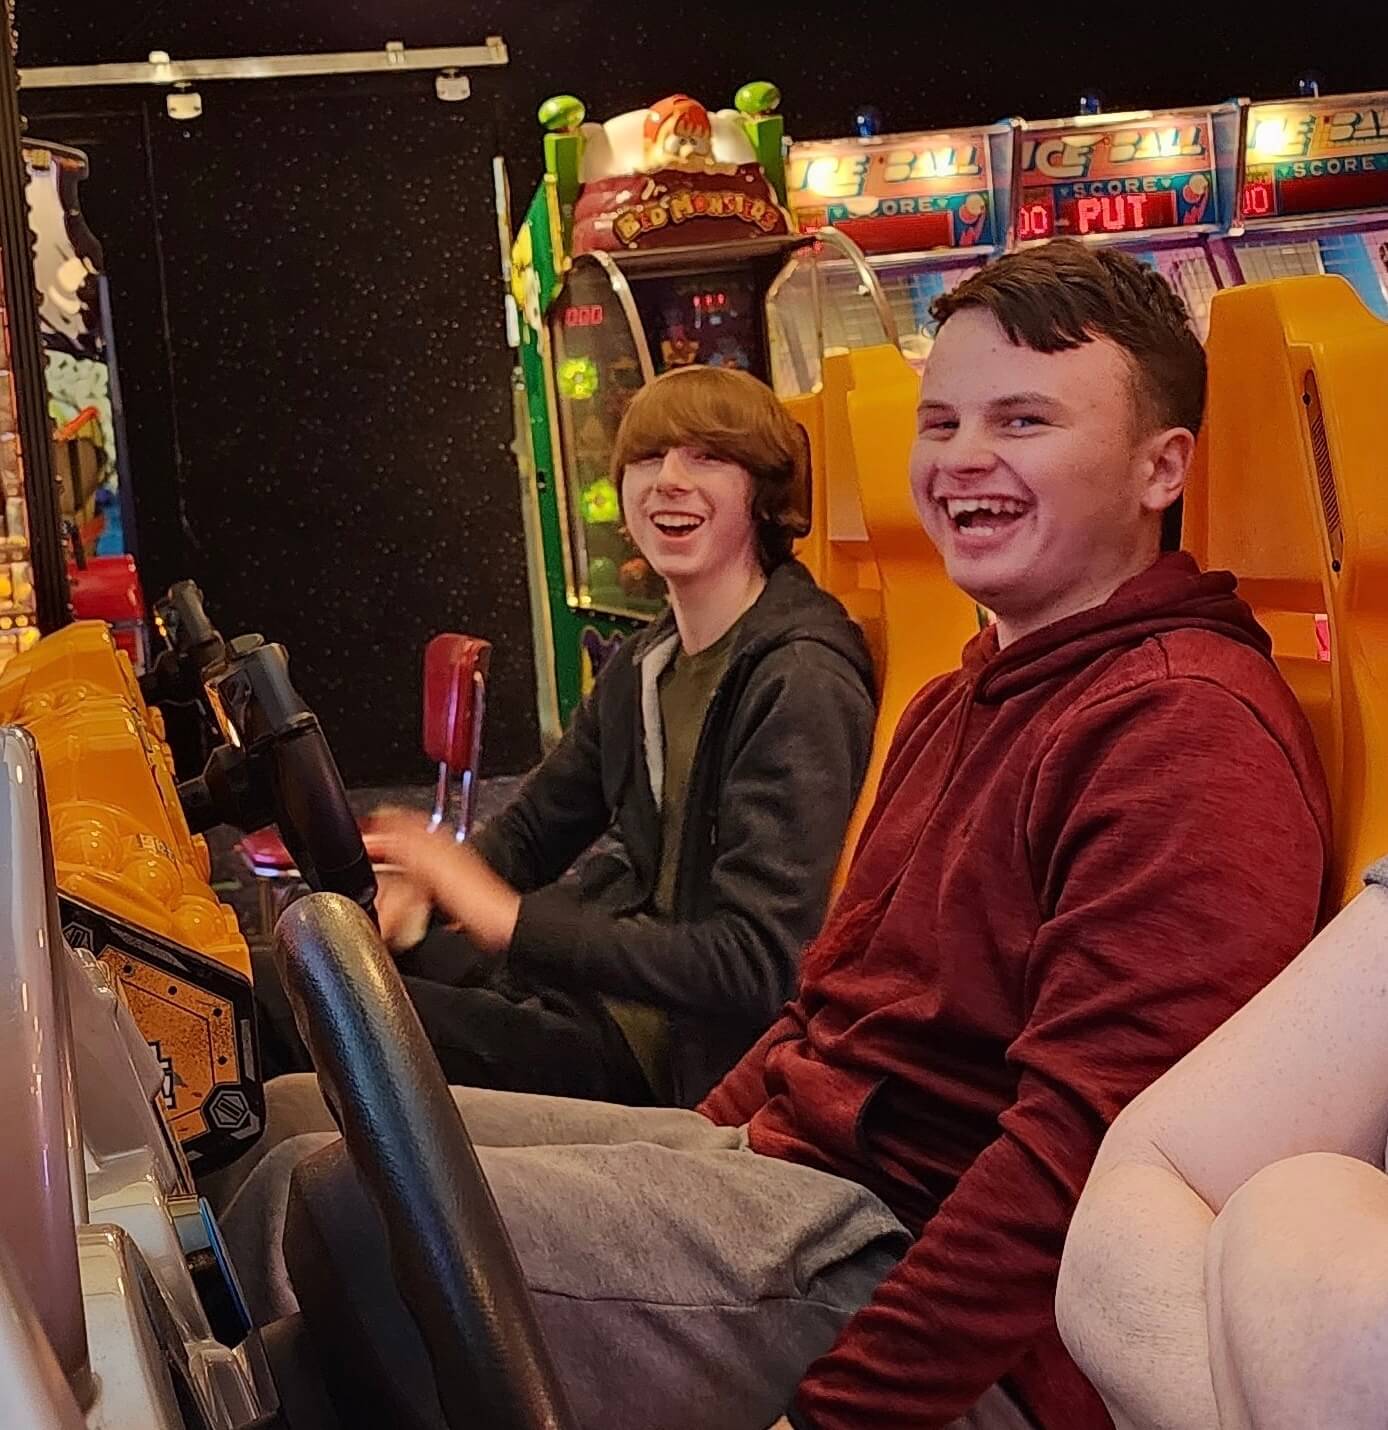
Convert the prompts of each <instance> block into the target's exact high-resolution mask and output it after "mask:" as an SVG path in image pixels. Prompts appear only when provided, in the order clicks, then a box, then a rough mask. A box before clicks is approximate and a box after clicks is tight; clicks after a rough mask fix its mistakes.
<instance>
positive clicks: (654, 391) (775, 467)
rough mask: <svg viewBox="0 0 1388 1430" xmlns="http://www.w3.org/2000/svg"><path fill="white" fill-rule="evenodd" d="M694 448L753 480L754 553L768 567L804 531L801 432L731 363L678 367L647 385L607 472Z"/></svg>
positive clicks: (618, 474)
mask: <svg viewBox="0 0 1388 1430" xmlns="http://www.w3.org/2000/svg"><path fill="white" fill-rule="evenodd" d="M674 447H694V448H697V449H698V450H699V451H701V452H707V453H708V454H709V456H711V457H716V458H717V459H718V460H719V461H723V462H736V463H737V465H738V466H739V467H742V468H743V469H744V470H745V471H746V472H747V473H748V475H749V476H750V477H751V478H752V517H753V519H754V520H755V521H756V524H757V554H758V556H759V557H760V558H761V564H762V567H763V569H764V570H766V571H770V570H772V569H773V568H775V567H777V566H779V565H780V564H781V563H782V562H783V561H786V560H787V559H789V557H790V553H791V546H792V544H793V543H794V541H795V539H796V537H798V536H804V535H805V533H806V532H807V531H809V529H810V521H809V490H810V449H809V439H808V438H807V437H806V435H805V430H804V428H803V427H801V426H800V424H799V423H798V422H796V421H795V419H794V418H793V417H791V415H790V414H789V413H788V412H787V411H786V409H785V408H784V407H782V406H781V404H780V402H779V401H777V399H776V396H775V394H774V393H773V392H772V391H771V389H770V388H769V387H767V385H766V384H765V383H764V382H758V381H757V379H756V378H755V377H752V376H751V375H750V374H748V373H745V372H738V371H736V370H735V369H733V368H724V367H681V368H675V369H674V370H673V371H671V372H667V373H663V374H662V375H661V376H660V377H658V378H656V379H655V381H654V382H650V383H647V384H646V386H645V387H643V388H642V389H641V390H640V391H639V392H638V393H637V394H636V396H635V397H634V398H632V401H631V405H630V406H629V407H628V408H627V410H626V413H625V415H624V416H623V417H622V425H621V426H620V427H619V428H618V429H617V441H616V444H615V446H614V447H613V449H612V471H613V476H614V478H615V480H616V482H617V484H618V486H619V487H620V486H621V482H622V474H623V473H624V472H625V471H626V469H627V467H628V466H630V465H631V463H632V462H641V461H645V460H646V459H647V458H649V457H660V456H663V455H664V454H665V453H666V452H668V451H670V450H671V448H674Z"/></svg>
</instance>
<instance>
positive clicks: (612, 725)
mask: <svg viewBox="0 0 1388 1430" xmlns="http://www.w3.org/2000/svg"><path fill="white" fill-rule="evenodd" d="M675 634H676V633H675V625H674V618H673V616H672V615H669V614H667V615H666V616H665V617H664V618H662V619H661V620H660V621H657V622H656V623H655V624H654V625H653V626H652V627H651V628H650V629H648V630H646V631H643V632H641V633H640V634H639V635H637V636H633V637H632V638H631V639H629V640H627V641H625V642H623V644H622V645H621V646H620V647H619V648H618V649H617V651H616V653H615V654H613V655H612V656H611V657H610V658H609V659H608V661H607V662H606V664H605V665H604V666H603V668H602V671H601V672H600V674H599V676H598V679H597V682H596V685H595V686H594V689H593V690H592V692H591V693H590V694H589V696H588V698H587V699H586V700H585V701H584V702H583V704H582V705H581V706H580V707H579V709H578V711H577V712H576V713H575V715H574V718H573V721H572V723H571V724H570V726H569V729H568V731H567V733H566V734H565V736H564V738H563V740H562V741H561V742H560V744H559V745H558V746H557V747H556V749H555V750H554V751H553V753H552V754H551V755H550V756H549V757H548V758H547V759H546V760H545V761H544V763H543V764H541V765H540V767H539V768H538V769H537V770H536V771H535V772H534V773H533V774H532V775H531V776H530V777H529V779H527V780H526V782H525V784H524V785H523V786H522V788H521V790H520V792H519V794H518V795H517V796H516V798H515V799H514V800H513V801H512V802H511V804H510V805H509V806H508V807H507V808H506V809H505V810H504V811H503V812H502V813H501V814H500V815H498V816H497V817H496V818H495V819H494V820H492V821H491V822H490V823H488V824H487V825H486V826H485V827H484V828H483V829H482V830H481V831H480V832H479V833H478V835H477V838H476V846H477V849H478V851H479V852H480V853H481V854H482V855H483V856H484V857H485V858H486V859H487V861H488V863H490V864H491V865H492V866H493V868H495V869H496V870H497V871H498V873H500V874H501V875H502V876H503V877H504V878H506V879H507V880H508V881H509V882H510V883H511V884H512V885H513V886H514V887H515V888H517V889H518V890H519V891H520V892H521V894H522V895H523V898H522V900H521V910H520V918H519V920H518V922H517V924H516V931H515V936H514V937H513V939H512V941H511V947H510V960H511V963H512V965H513V967H515V968H516V969H517V971H519V972H521V973H522V974H523V975H524V976H525V977H526V978H528V979H529V980H531V981H532V982H536V983H540V984H545V985H548V986H550V987H555V988H563V989H567V990H571V991H574V992H587V993H593V994H600V995H603V996H606V997H612V998H622V999H630V1000H634V1001H637V1002H641V1003H647V1004H650V1005H652V1006H654V1007H657V1008H660V1009H662V1010H663V1011H665V1012H666V1013H667V1014H668V1015H669V1018H670V1041H671V1061H672V1073H673V1076H674V1084H675V1096H676V1099H677V1101H679V1102H680V1103H683V1104H686V1105H691V1106H692V1105H693V1104H694V1103H696V1102H697V1101H698V1100H699V1099H700V1098H701V1097H702V1096H703V1095H704V1093H706V1092H707V1091H708V1090H709V1089H710V1088H711V1087H712V1086H713V1085H714V1083H716V1082H717V1081H718V1080H719V1078H720V1077H722V1075H723V1074H724V1073H725V1072H726V1071H727V1070H728V1069H729V1068H730V1067H732V1065H733V1064H734V1063H735V1062H736V1061H737V1059H738V1058H739V1057H740V1056H741V1055H742V1053H744V1052H745V1051H746V1050H747V1048H748V1047H750V1046H751V1045H752V1043H753V1042H755V1041H756V1039H757V1038H758V1037H759V1036H760V1034H761V1033H762V1031H763V1030H764V1029H765V1028H766V1027H767V1026H768V1025H769V1024H770V1023H771V1022H772V1020H773V1019H774V1018H775V1017H776V1014H777V1012H778V1011H779V1009H780V1007H781V1005H782V1004H783V1003H784V1002H785V1001H786V1000H787V999H788V998H790V997H791V996H792V994H793V993H794V990H795V985H796V979H797V974H798V965H799V953H800V949H801V948H802V946H803V945H804V944H805V943H806V942H808V941H809V940H810V939H811V938H813V937H814V935H815V934H816V933H817V932H818V930H819V926H820V924H821V922H822V921H823V918H824V912H825V909H826V907H827V904H828V899H829V887H830V882H831V880H832V878H833V873H834V868H835V865H836V863H837V861H838V857H839V852H840V848H841V846H842V843H843V837H844V832H845V830H846V828H847V825H848V820H849V817H850V815H851V814H852V812H853V806H854V803H855V802H856V800H857V797H858V792H859V789H860V787H861V785H862V782H863V776H864V773H865V771H866V769H867V762H868V755H869V752H870V750H871V747H872V734H873V725H874V720H875V702H874V696H873V674H872V665H871V661H870V659H869V657H868V652H867V647H866V645H865V644H864V641H863V638H862V634H861V632H860V631H859V630H858V627H857V626H856V625H854V623H853V622H852V621H851V620H850V619H849V617H848V615H847V613H846V612H845V611H844V609H843V607H842V606H841V605H840V604H839V603H838V602H837V601H836V600H835V599H834V598H833V597H832V596H829V595H828V594H826V593H825V592H824V591H821V590H820V589H819V587H818V586H817V585H816V584H815V582H814V580H813V578H812V577H811V576H810V574H809V572H808V571H806V570H805V568H804V567H803V566H801V565H800V564H799V563H798V562H795V561H790V562H786V563H785V564H784V565H782V566H779V567H777V568H776V570H775V571H773V572H772V573H771V576H770V578H769V579H768V581H767V584H766V589H765V590H764V591H763V592H762V594H761V596H760V598H759V599H758V600H757V602H756V604H755V605H754V606H753V607H752V608H751V610H749V611H748V612H747V614H746V615H745V616H744V617H743V618H742V621H741V623H740V625H739V627H738V633H737V637H736V640H735V642H734V645H733V648H732V650H731V652H730V653H729V657H728V667H727V670H726V672H725V673H724V676H723V679H722V681H721V682H720V683H719V686H718V689H717V690H716V691H715V693H714V696H713V699H712V701H711V702H710V704H709V708H708V712H707V715H706V716H705V719H704V726H703V731H702V733H701V735H700V738H699V743H698V748H697V750H696V753H695V756H694V764H693V768H692V769H691V771H690V778H689V785H688V791H687V794H686V801H685V828H684V839H683V843H682V845H681V851H680V867H679V875H678V878H677V881H676V885H675V899H674V916H673V918H672V919H670V920H668V921H667V920H663V919H659V918H657V917H655V916H653V915H652V914H650V913H649V912H648V909H649V906H650V899H651V894H652V890H653V889H654V887H655V880H656V875H657V871H658V869H659V860H660V806H659V791H660V788H661V784H662V776H663V769H664V765H663V740H662V738H661V732H660V706H659V701H658V699H657V697H656V681H657V678H658V677H659V674H660V672H661V670H663V669H664V666H665V664H666V663H667V662H668V661H669V660H670V659H671V658H672V657H673V654H674V651H675V644H674V641H673V639H672V638H673V637H675ZM609 830H610V831H611V832H612V834H613V835H614V836H615V846H614V848H613V849H612V850H610V851H604V852H603V853H601V854H599V855H597V856H596V857H595V858H593V859H592V860H590V861H589V862H588V864H587V866H586V867H585V868H584V870H583V872H582V874H581V876H580V878H579V879H578V880H577V881H574V880H566V881H564V882H558V881H559V879H560V876H561V875H562V874H563V873H564V871H565V870H566V869H567V868H568V867H569V866H570V865H571V864H572V863H573V861H574V860H575V859H576V858H577V857H578V856H579V855H580V854H581V853H583V852H584V851H585V850H586V849H588V848H589V846H590V845H592V844H593V843H594V842H595V841H596V840H597V839H598V838H599V837H600V836H601V835H602V834H603V833H605V832H607V831H609Z"/></svg>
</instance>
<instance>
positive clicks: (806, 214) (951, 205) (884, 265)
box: [783, 112, 1016, 365]
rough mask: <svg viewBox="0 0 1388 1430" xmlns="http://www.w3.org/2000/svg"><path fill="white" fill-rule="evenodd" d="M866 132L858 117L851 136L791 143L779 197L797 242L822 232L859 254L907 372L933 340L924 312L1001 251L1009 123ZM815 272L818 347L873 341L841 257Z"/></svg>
mask: <svg viewBox="0 0 1388 1430" xmlns="http://www.w3.org/2000/svg"><path fill="white" fill-rule="evenodd" d="M874 127H875V118H874V117H873V116H872V115H871V113H870V112H867V113H865V114H864V115H863V116H860V120H859V128H860V131H861V132H860V133H859V135H858V137H856V138H846V139H827V140H811V141H805V142H797V143H792V144H791V145H790V150H789V157H788V160H787V163H786V198H787V202H788V203H789V205H790V210H791V213H792V214H793V216H794V218H795V223H796V227H797V228H798V229H799V231H800V232H801V233H818V234H824V233H825V230H827V229H832V230H833V235H838V236H839V237H840V238H846V239H848V240H850V241H851V243H852V244H853V245H855V246H856V248H857V249H858V250H860V251H861V253H862V255H863V259H864V262H865V264H866V266H867V267H868V268H869V269H870V270H871V272H872V274H873V276H874V279H875V282H874V284H873V285H872V286H873V288H874V289H875V290H877V291H880V293H881V297H882V301H883V302H885V305H886V308H887V310H888V312H889V313H890V314H891V319H892V325H893V326H894V328H895V333H894V337H895V340H896V342H897V343H898V345H899V346H900V348H901V350H902V352H903V354H905V356H906V357H907V359H908V360H909V361H911V362H912V363H913V364H917V365H918V364H919V363H920V362H922V361H923V360H924V358H925V356H926V354H927V353H928V352H929V350H930V343H931V337H932V334H933V331H934V324H933V322H932V321H931V318H930V305H931V303H932V302H934V300H935V299H936V298H937V297H939V295H940V294H941V293H944V292H946V291H948V290H949V289H951V288H953V287H954V286H955V285H956V284H958V283H960V282H962V281H963V280H964V279H965V278H967V277H968V276H969V275H970V274H972V273H976V272H977V271H978V270H979V269H980V268H982V267H983V265H984V264H985V263H986V262H987V261H988V260H989V259H990V258H991V257H992V256H993V255H994V254H995V253H998V252H1000V251H1001V250H1002V248H1003V247H1004V246H1005V245H1006V243H1007V241H1008V232H1007V226H1008V218H1009V215H1010V212H1011V204H1010V194H1009V191H1010V189H1011V184H1012V153H1013V142H1012V138H1013V132H1014V129H1015V127H1016V126H1015V122H1012V121H1009V122H1007V123H1004V124H997V125H989V126H979V125H966V126H961V127H960V128H957V129H950V130H945V131H941V132H937V133H923V134H887V135H878V134H875V133H874V132H872V131H873V129H874ZM833 235H828V234H825V237H826V238H832V237H833ZM817 266H818V275H817V277H818V282H819V284H820V286H821V289H822V292H823V299H822V303H821V306H822V310H823V313H822V317H823V329H824V331H823V342H824V346H825V348H826V349H827V350H831V351H832V350H839V349H842V350H845V351H847V350H851V349H855V348H862V347H870V346H872V345H874V344H875V343H877V342H880V341H881V337H880V325H879V324H878V322H877V321H875V314H873V313H872V311H871V309H870V307H869V305H867V304H866V303H864V302H863V298H864V297H865V296H866V295H864V294H863V293H862V286H863V285H862V283H861V282H860V276H859V272H858V271H857V265H855V264H854V263H853V262H852V261H851V257H850V256H849V255H848V254H847V253H845V255H844V256H842V257H836V256H834V255H833V254H832V253H830V254H826V255H823V256H822V257H821V261H820V262H819V263H818V265H817ZM800 267H801V268H802V269H804V268H805V265H804V264H801V265H800ZM783 306H784V305H783Z"/></svg>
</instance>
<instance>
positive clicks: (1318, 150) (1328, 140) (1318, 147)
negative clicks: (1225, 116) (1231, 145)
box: [1216, 86, 1388, 319]
mask: <svg viewBox="0 0 1388 1430" xmlns="http://www.w3.org/2000/svg"><path fill="white" fill-rule="evenodd" d="M1308 88H1311V87H1309V86H1308ZM1216 251H1217V253H1218V254H1219V256H1220V258H1221V260H1222V261H1223V262H1224V264H1225V265H1226V266H1227V267H1228V269H1229V275H1230V279H1231V281H1233V282H1245V283H1255V282H1261V281H1264V280H1268V279H1273V278H1293V277H1301V276H1308V275H1313V274H1317V273H1330V274H1338V275H1339V276H1340V277H1342V278H1344V279H1346V280H1347V281H1348V282H1349V283H1350V285H1351V286H1352V287H1353V288H1354V289H1355V291H1356V292H1357V293H1358V294H1359V297H1360V298H1361V299H1362V300H1363V302H1364V304H1365V306H1366V307H1367V308H1368V309H1369V310H1370V311H1371V312H1373V313H1375V314H1377V316H1378V317H1380V318H1384V319H1388V93H1379V94H1350V95H1329V96H1320V95H1317V94H1315V93H1308V94H1305V95H1303V97H1301V98H1300V99H1293V100H1284V101H1279V102H1276V103H1268V104H1262V103H1259V104H1254V105H1252V106H1251V107H1250V109H1249V112H1248V134H1247V148H1246V167H1245V169H1244V175H1243V186H1242V227H1241V232H1240V234H1239V235H1238V236H1237V237H1233V238H1231V239H1230V240H1229V241H1227V242H1225V243H1220V244H1218V245H1217V249H1216Z"/></svg>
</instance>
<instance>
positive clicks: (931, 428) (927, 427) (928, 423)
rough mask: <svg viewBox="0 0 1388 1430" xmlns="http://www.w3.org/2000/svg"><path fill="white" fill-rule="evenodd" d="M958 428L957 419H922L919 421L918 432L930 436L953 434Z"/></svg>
mask: <svg viewBox="0 0 1388 1430" xmlns="http://www.w3.org/2000/svg"><path fill="white" fill-rule="evenodd" d="M958 427H959V419H958V418H956V417H923V418H921V421H920V430H921V431H922V432H929V433H932V434H935V433H943V432H953V431H956V430H957V429H958Z"/></svg>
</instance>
